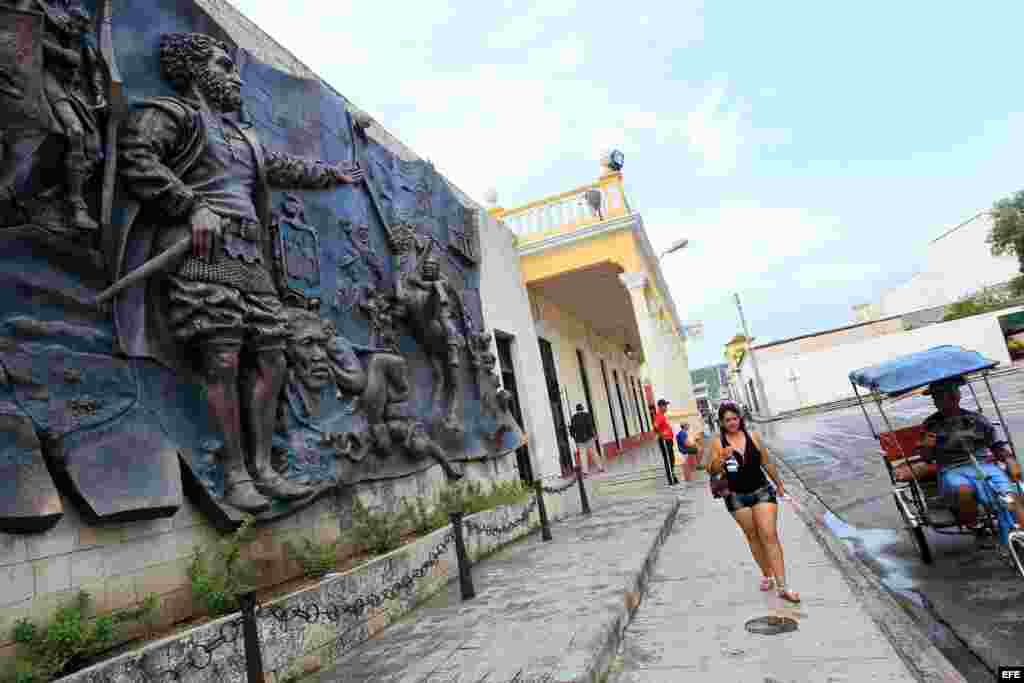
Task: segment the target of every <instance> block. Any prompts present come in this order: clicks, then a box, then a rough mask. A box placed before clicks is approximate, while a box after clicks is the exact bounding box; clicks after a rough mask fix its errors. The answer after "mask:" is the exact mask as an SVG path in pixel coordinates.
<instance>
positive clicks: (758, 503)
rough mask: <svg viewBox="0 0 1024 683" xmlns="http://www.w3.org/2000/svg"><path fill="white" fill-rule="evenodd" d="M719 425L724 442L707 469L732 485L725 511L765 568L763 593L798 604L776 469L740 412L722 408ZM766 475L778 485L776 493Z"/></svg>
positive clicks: (716, 448) (715, 445) (726, 406)
mask: <svg viewBox="0 0 1024 683" xmlns="http://www.w3.org/2000/svg"><path fill="white" fill-rule="evenodd" d="M718 423H719V426H720V427H721V429H722V431H721V437H720V438H718V439H715V440H714V442H712V446H711V462H709V463H708V467H707V469H708V472H710V473H711V474H716V475H720V474H722V473H723V472H724V473H725V477H726V479H727V480H728V482H729V495H727V496H725V507H726V509H728V510H729V512H730V513H732V516H733V518H734V519H735V520H736V523H737V524H739V526H740V529H742V530H743V534H744V535H745V536H746V538H747V543H748V544H749V545H750V553H751V555H753V556H754V561H755V562H757V565H758V567H760V568H761V575H762V578H761V590H763V591H770V590H772V589H773V588H774V589H775V590H777V591H778V594H779V597H780V598H782V599H784V600H787V601H789V602H792V603H799V602H800V595H799V594H798V593H796V592H794V591H792V590H790V589H789V588H788V587H787V586H786V565H785V561H784V558H783V555H782V543H781V542H780V541H779V526H778V512H779V504H778V499H777V498H776V495H778V496H785V495H786V489H785V487H784V486H783V485H782V480H781V479H780V478H779V474H778V471H777V470H776V469H775V464H774V463H773V462H772V461H771V459H770V457H769V455H768V450H767V449H766V448H765V447H764V444H763V443H762V442H761V440H760V439H759V438H758V437H757V436H756V435H754V434H751V433H749V432H748V431H747V425H746V422H745V421H744V420H743V418H742V417H741V416H740V408H739V406H737V405H736V404H734V403H722V404H721V405H720V406H719V407H718ZM766 472H767V474H768V476H769V477H771V479H772V482H774V483H775V488H774V489H773V488H772V485H771V483H769V481H768V478H767V477H766V476H765V473H766Z"/></svg>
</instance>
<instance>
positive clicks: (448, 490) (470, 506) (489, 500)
mask: <svg viewBox="0 0 1024 683" xmlns="http://www.w3.org/2000/svg"><path fill="white" fill-rule="evenodd" d="M530 492H531V488H530V487H529V486H528V485H527V484H525V483H524V482H521V481H518V480H517V481H505V482H501V481H499V482H495V483H494V485H493V487H492V488H491V491H490V493H484V492H483V485H482V484H481V483H480V482H479V481H467V482H459V483H456V484H449V485H448V486H446V487H445V488H444V489H443V490H442V491H441V493H440V499H441V506H442V507H443V508H444V509H445V511H446V512H460V511H461V512H463V513H464V514H467V515H471V514H473V513H474V512H481V511H483V510H490V509H492V508H495V507H497V506H499V505H511V504H513V503H518V502H519V501H521V500H523V499H524V498H526V497H527V496H528V495H529V494H530Z"/></svg>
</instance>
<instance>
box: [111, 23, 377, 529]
mask: <svg viewBox="0 0 1024 683" xmlns="http://www.w3.org/2000/svg"><path fill="white" fill-rule="evenodd" d="M231 54H232V51H231V50H230V49H229V47H228V46H227V45H226V44H224V43H221V42H220V41H218V40H216V39H214V38H211V37H210V36H206V35H202V34H195V33H187V34H181V33H176V34H168V35H165V36H163V38H162V41H161V46H160V61H161V67H162V70H163V75H164V77H165V78H166V79H167V80H168V81H170V83H171V84H172V85H173V86H174V87H175V89H176V90H177V92H178V96H177V97H161V98H154V99H151V100H147V101H145V102H143V103H141V105H139V106H138V107H137V108H136V109H135V110H134V111H133V113H132V114H131V116H130V117H129V118H128V120H127V121H126V122H125V124H124V125H123V127H122V129H121V135H120V141H119V143H120V144H119V149H120V158H119V161H120V164H119V167H120V176H121V181H122V185H123V187H125V188H126V189H127V191H128V193H129V194H131V195H132V196H133V197H134V198H136V199H137V200H139V205H138V206H136V207H134V209H133V211H134V213H132V211H127V212H126V215H128V216H137V218H136V217H133V218H132V219H131V221H132V222H131V224H130V225H129V226H127V227H125V228H123V229H122V232H121V235H120V236H119V239H118V240H117V242H118V246H117V254H116V257H115V262H116V263H118V264H119V266H118V271H119V275H124V274H125V273H127V272H128V271H130V270H132V269H134V268H135V267H137V266H138V265H140V264H141V263H142V262H145V261H146V260H148V259H150V258H153V257H154V256H155V255H157V254H161V253H165V252H166V251H167V250H168V249H169V248H170V247H171V246H173V245H176V244H179V243H181V242H182V240H183V239H187V238H188V237H189V236H191V239H192V249H191V252H190V253H188V254H186V255H185V256H184V257H182V258H181V259H179V260H178V261H177V262H176V263H173V264H171V265H169V266H168V267H167V268H166V270H165V272H164V273H163V274H162V275H160V276H157V277H154V278H152V279H151V280H150V281H149V282H148V284H147V283H142V284H140V285H137V286H135V287H134V288H133V289H129V290H126V291H125V292H124V293H122V294H121V295H120V297H119V299H118V301H117V305H116V307H115V319H116V322H117V328H118V338H119V343H120V344H121V346H122V350H123V351H124V352H126V353H127V354H128V355H131V356H137V357H148V358H154V359H156V360H158V361H161V362H164V363H165V364H167V365H169V366H170V367H172V368H174V369H176V370H179V371H180V372H185V373H189V374H190V375H191V376H193V377H194V378H195V379H196V381H198V382H200V383H202V384H205V396H206V401H207V405H208V410H209V415H210V418H211V421H212V423H213V427H214V429H216V430H218V431H219V432H220V433H221V434H222V436H223V446H222V447H221V448H220V450H219V451H218V453H217V460H218V463H219V464H220V465H221V467H222V468H223V470H224V499H223V502H224V503H226V504H228V505H230V506H233V507H235V508H237V509H239V510H243V511H246V512H250V513H258V512H261V511H263V510H265V509H267V508H268V507H269V506H270V504H271V499H280V500H294V499H299V498H303V497H305V496H306V495H307V494H308V493H309V489H307V488H306V487H303V486H299V485H297V484H294V483H292V482H290V481H288V480H287V479H285V478H284V477H282V476H281V475H280V474H279V473H277V472H275V471H274V469H273V468H272V467H271V466H270V453H271V440H272V436H273V431H274V425H275V419H274V418H275V412H276V409H277V398H278V396H279V395H280V393H281V389H282V385H283V382H284V379H285V373H286V362H285V338H286V336H287V330H286V323H285V319H284V317H283V306H282V303H281V300H280V297H279V293H278V290H277V287H276V285H275V283H274V279H273V277H272V274H271V269H270V266H271V263H272V261H271V253H272V252H271V245H270V239H269V232H268V224H269V216H270V206H269V198H270V193H269V188H270V187H280V188H294V189H307V190H313V189H327V188H331V187H334V186H337V185H339V184H342V183H356V182H359V181H360V180H361V179H362V172H361V171H360V170H358V169H342V168H340V167H336V166H333V165H329V164H326V163H322V162H312V161H308V160H305V159H299V158H296V157H292V156H289V155H286V154H280V153H276V152H273V151H270V150H268V149H265V148H264V147H263V145H262V144H261V143H260V141H259V139H258V137H257V136H256V133H255V131H254V130H253V129H252V127H251V126H249V125H248V124H246V123H245V122H244V121H243V120H241V117H240V116H239V111H240V109H241V101H242V99H241V88H242V79H241V77H240V75H239V73H238V69H237V67H236V65H235V62H234V60H233V59H232V57H231ZM317 379H320V377H319V376H318V377H317Z"/></svg>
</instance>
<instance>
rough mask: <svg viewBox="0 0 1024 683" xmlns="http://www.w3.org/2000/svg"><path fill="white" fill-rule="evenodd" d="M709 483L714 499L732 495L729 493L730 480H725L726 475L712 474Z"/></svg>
mask: <svg viewBox="0 0 1024 683" xmlns="http://www.w3.org/2000/svg"><path fill="white" fill-rule="evenodd" d="M709 483H710V485H711V497H712V498H725V497H726V496H728V495H729V494H730V493H731V492H730V491H729V480H728V479H726V478H725V475H724V474H712V475H711V479H710V480H709Z"/></svg>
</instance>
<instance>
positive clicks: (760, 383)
mask: <svg viewBox="0 0 1024 683" xmlns="http://www.w3.org/2000/svg"><path fill="white" fill-rule="evenodd" d="M733 296H734V297H735V298H736V310H738V311H739V312H740V323H741V324H742V325H743V336H745V337H746V338H747V353H749V354H750V365H751V366H753V368H754V381H755V382H757V393H759V394H761V402H762V408H763V409H764V414H765V415H766V416H767V417H771V416H772V410H771V408H769V407H768V396H767V395H766V394H765V393H764V382H763V381H762V380H761V370H760V368H758V367H757V356H755V355H754V346H753V344H751V343H750V339H751V337H750V330H749V329H747V319H746V317H744V315H743V306H742V304H740V295H739V292H737V293H735V294H733Z"/></svg>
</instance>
